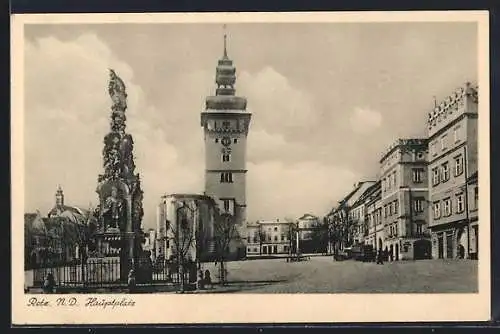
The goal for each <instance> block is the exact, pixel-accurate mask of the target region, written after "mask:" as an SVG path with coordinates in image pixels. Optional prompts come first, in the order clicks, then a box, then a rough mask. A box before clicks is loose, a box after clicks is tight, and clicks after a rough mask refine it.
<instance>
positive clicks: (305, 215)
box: [299, 213, 318, 220]
mask: <svg viewBox="0 0 500 334" xmlns="http://www.w3.org/2000/svg"><path fill="white" fill-rule="evenodd" d="M303 219H318V217H316V216H315V215H312V214H310V213H306V214H304V215H303V216H302V217H300V218H299V220H303Z"/></svg>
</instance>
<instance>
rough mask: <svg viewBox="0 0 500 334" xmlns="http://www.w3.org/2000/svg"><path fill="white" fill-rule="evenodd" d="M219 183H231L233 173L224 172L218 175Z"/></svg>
mask: <svg viewBox="0 0 500 334" xmlns="http://www.w3.org/2000/svg"><path fill="white" fill-rule="evenodd" d="M220 182H221V183H233V173H231V172H224V173H221V174H220Z"/></svg>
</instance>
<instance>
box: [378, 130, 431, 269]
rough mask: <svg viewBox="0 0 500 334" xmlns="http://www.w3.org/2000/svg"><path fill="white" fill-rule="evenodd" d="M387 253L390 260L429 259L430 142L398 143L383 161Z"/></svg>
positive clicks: (382, 186) (381, 175)
mask: <svg viewBox="0 0 500 334" xmlns="http://www.w3.org/2000/svg"><path fill="white" fill-rule="evenodd" d="M380 182H381V190H382V192H381V196H382V198H381V205H382V219H383V222H384V229H385V231H384V238H385V240H384V244H385V246H384V250H385V249H386V248H387V250H388V252H389V258H390V259H393V260H401V259H422V258H428V257H430V241H429V235H428V232H427V227H428V221H427V207H428V206H427V199H428V189H427V140H426V139H420V138H411V139H398V140H397V141H396V142H395V143H393V144H392V145H391V146H390V147H389V148H388V150H387V151H386V152H384V154H383V155H382V158H381V159H380Z"/></svg>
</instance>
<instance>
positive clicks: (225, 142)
mask: <svg viewBox="0 0 500 334" xmlns="http://www.w3.org/2000/svg"><path fill="white" fill-rule="evenodd" d="M221 143H222V145H224V146H229V145H230V144H231V138H229V137H224V138H222V140H221Z"/></svg>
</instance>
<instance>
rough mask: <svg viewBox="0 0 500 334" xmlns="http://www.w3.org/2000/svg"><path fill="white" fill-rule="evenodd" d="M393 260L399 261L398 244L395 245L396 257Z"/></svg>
mask: <svg viewBox="0 0 500 334" xmlns="http://www.w3.org/2000/svg"><path fill="white" fill-rule="evenodd" d="M394 260H395V261H397V260H399V244H396V256H395V257H394Z"/></svg>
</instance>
